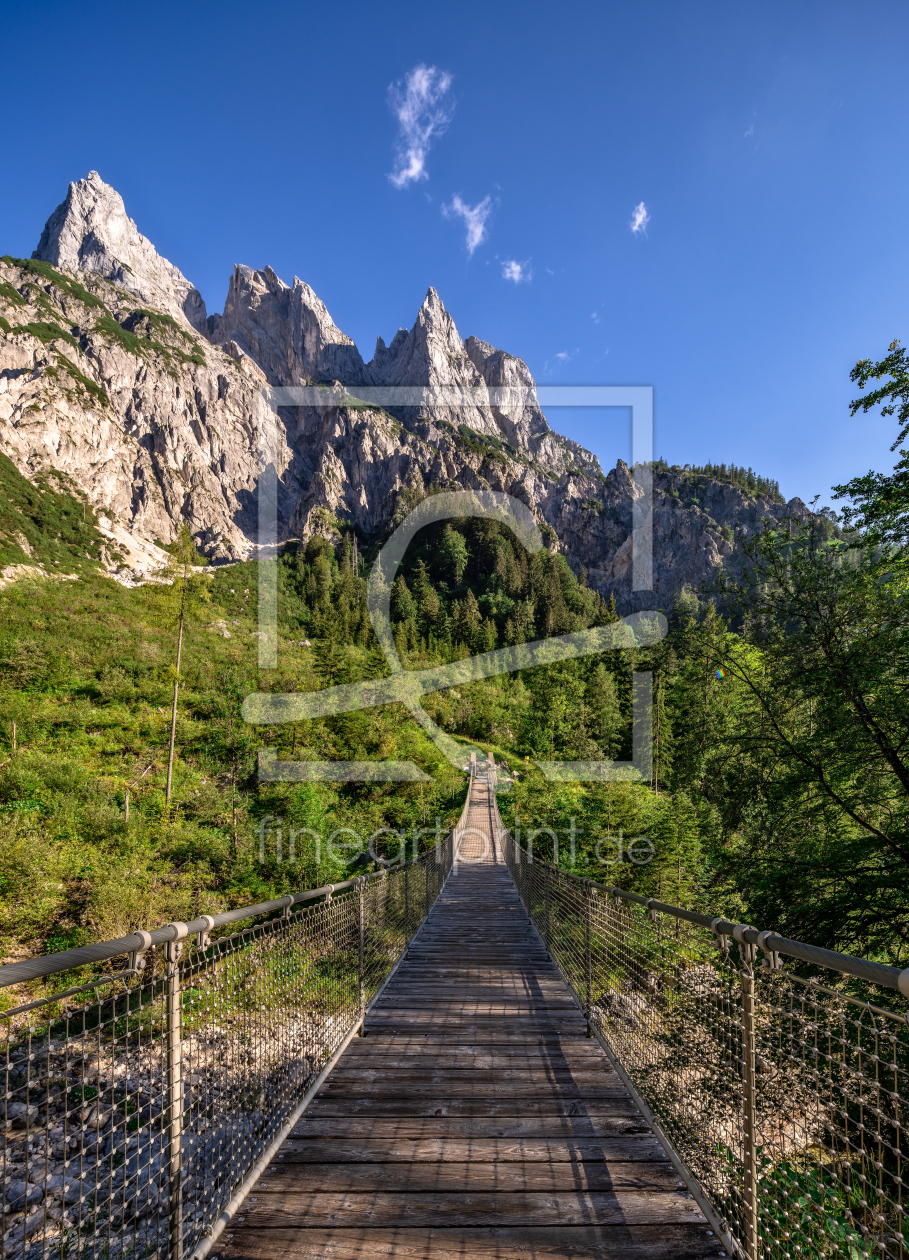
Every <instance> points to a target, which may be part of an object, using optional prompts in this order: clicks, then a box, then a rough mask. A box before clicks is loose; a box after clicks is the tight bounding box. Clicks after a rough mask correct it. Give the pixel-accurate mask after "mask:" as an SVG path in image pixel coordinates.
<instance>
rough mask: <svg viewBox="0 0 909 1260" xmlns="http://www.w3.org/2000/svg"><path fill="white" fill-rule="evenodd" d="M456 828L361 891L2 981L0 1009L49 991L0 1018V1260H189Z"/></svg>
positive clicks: (229, 919) (427, 884)
mask: <svg viewBox="0 0 909 1260" xmlns="http://www.w3.org/2000/svg"><path fill="white" fill-rule="evenodd" d="M465 813H466V806H465ZM463 818H464V815H463V814H462V819H461V821H459V823H458V826H457V828H456V829H455V832H454V833H452V835H449V836H448V837H447V839H445V840H443V841H441V842H440V843H438V844H437V845H436V846H435V847H434V848H433V849H431V850H430V851H428V852H426V853H423V854H421V855H420V856H419V857H416V858H415V859H413V860H412V861H409V862H406V863H404V864H401V865H397V866H394V867H390V868H387V869H384V870H381V871H378V872H376V873H375V874H371V875H365V876H360V877H358V878H356V879H350V880H346V881H345V882H344V883H340V884H334V885H331V884H327V885H325V886H324V887H321V888H315V889H311V890H309V891H308V892H303V893H298V894H296V895H288V896H287V897H283V898H280V899H279V900H277V901H270V902H265V903H262V904H259V905H255V906H246V907H243V908H241V909H237V910H233V911H230V912H229V913H226V914H219V915H214V916H202V917H201V918H199V919H195V920H193V921H192V922H191V923H188V924H185V923H171V924H168V925H167V926H166V927H162V928H159V929H157V930H155V931H152V932H141V931H140V932H134V933H132V934H131V935H130V936H127V937H124V938H122V939H120V940H117V941H107V942H102V943H100V944H96V945H90V946H86V947H85V948H82V949H76V950H69V951H67V952H66V953H62V954H56V955H51V956H49V957H43V958H32V959H28V960H27V961H24V962H21V963H13V964H10V965H8V966H5V967H0V1000H2V997H3V996H4V993H3V990H4V989H5V988H7V987H8V986H10V985H21V984H23V983H24V982H28V981H35V980H41V979H44V980H45V981H47V979H48V978H49V977H53V978H55V979H56V983H55V984H53V985H52V986H51V987H53V988H55V989H56V992H55V993H54V994H53V995H52V996H43V995H42V996H40V997H37V998H35V999H34V1000H32V1001H20V1002H19V1003H18V1005H16V1006H10V1005H9V1002H7V1008H8V1009H5V1010H3V1011H2V1012H0V1038H2V1041H0V1054H2V1056H3V1061H2V1067H3V1071H4V1076H5V1082H4V1095H5V1096H4V1099H3V1101H2V1104H0V1116H2V1117H3V1121H4V1126H3V1133H2V1136H0V1142H2V1150H0V1167H2V1178H0V1182H2V1196H3V1197H2V1204H3V1207H2V1212H3V1215H2V1233H0V1260H14V1258H15V1257H23V1258H24V1260H45V1258H49V1257H59V1258H60V1260H67V1258H69V1260H95V1258H98V1260H100V1258H101V1257H104V1260H112V1258H113V1257H117V1256H123V1257H128V1258H129V1260H154V1258H155V1257H164V1256H167V1257H169V1258H170V1260H181V1258H182V1257H189V1256H190V1255H192V1256H193V1257H194V1260H201V1257H203V1256H204V1255H205V1254H206V1253H207V1252H208V1250H209V1249H210V1248H211V1247H212V1245H213V1243H214V1240H215V1239H216V1238H217V1237H218V1235H219V1234H220V1233H221V1232H222V1231H223V1229H224V1228H225V1225H226V1222H227V1221H228V1219H229V1217H230V1215H231V1214H232V1212H233V1211H235V1210H236V1208H237V1206H238V1204H239V1203H240V1202H241V1201H242V1198H243V1197H244V1195H245V1193H246V1191H247V1190H248V1189H249V1187H250V1185H251V1184H252V1183H253V1181H254V1180H255V1179H256V1178H257V1177H258V1176H259V1175H260V1173H261V1171H262V1169H263V1168H264V1167H265V1166H266V1164H267V1163H268V1160H269V1159H270V1158H271V1157H272V1155H273V1153H274V1151H275V1150H276V1148H277V1146H278V1145H279V1144H280V1142H281V1141H283V1139H284V1137H285V1136H286V1134H287V1133H288V1132H289V1131H290V1129H291V1128H292V1126H293V1125H294V1124H295V1123H296V1121H297V1119H298V1118H299V1116H300V1114H301V1113H302V1111H303V1110H304V1108H305V1106H306V1105H307V1103H308V1101H309V1099H310V1098H311V1097H313V1096H314V1094H315V1092H316V1091H317V1090H318V1088H319V1087H320V1085H321V1082H322V1081H323V1079H324V1077H325V1076H326V1075H327V1072H328V1071H329V1070H330V1068H331V1066H332V1065H333V1063H334V1061H335V1060H336V1058H337V1057H338V1055H339V1054H340V1053H341V1052H342V1051H343V1049H344V1048H345V1046H346V1045H347V1043H348V1042H349V1041H350V1039H351V1038H352V1037H353V1036H355V1035H356V1033H357V1032H358V1030H359V1029H360V1028H361V1025H362V1022H363V1018H364V1014H365V1012H366V1010H367V1008H368V1006H369V1004H370V1002H371V1001H373V1000H374V999H375V997H376V995H377V994H378V993H379V991H380V990H381V989H382V988H383V986H384V984H385V983H386V982H387V981H388V979H389V977H390V975H391V973H392V972H393V971H394V969H395V967H396V965H397V964H398V962H399V961H400V959H401V958H402V956H403V955H404V953H405V951H406V949H407V946H408V944H409V943H410V942H411V941H412V939H413V937H414V936H415V934H416V933H417V932H418V930H419V928H420V926H421V924H422V922H423V920H424V919H425V917H426V915H427V914H428V913H429V910H430V909H431V907H432V905H433V903H434V902H435V899H436V898H437V896H438V895H439V893H440V891H441V889H442V886H443V884H444V883H445V880H446V879H447V877H448V874H449V872H450V871H451V868H452V861H453V855H454V851H455V845H456V842H457V838H458V835H459V832H460V830H461V829H462V828H463ZM219 931H220V932H221V933H222V934H220V935H217V933H218V932H219ZM213 934H215V935H213ZM47 987H48V985H47V984H45V991H46V989H47ZM20 994H21V990H20Z"/></svg>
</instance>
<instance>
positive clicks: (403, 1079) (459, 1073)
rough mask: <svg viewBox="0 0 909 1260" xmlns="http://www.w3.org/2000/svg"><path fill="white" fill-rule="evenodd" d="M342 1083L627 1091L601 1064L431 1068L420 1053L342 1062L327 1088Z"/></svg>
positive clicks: (442, 1065) (447, 1064) (441, 1065)
mask: <svg viewBox="0 0 909 1260" xmlns="http://www.w3.org/2000/svg"><path fill="white" fill-rule="evenodd" d="M341 1083H344V1084H346V1085H351V1086H357V1087H360V1086H365V1085H369V1086H371V1087H372V1088H375V1086H376V1085H378V1086H380V1087H390V1086H399V1085H403V1084H405V1083H407V1084H408V1085H409V1084H413V1085H420V1086H428V1085H434V1086H435V1087H436V1088H438V1087H439V1086H440V1085H447V1086H450V1087H451V1089H452V1090H454V1091H455V1092H456V1093H457V1092H459V1091H460V1090H461V1088H462V1086H477V1085H497V1086H500V1085H508V1086H509V1087H510V1086H512V1085H533V1086H536V1087H539V1086H540V1085H547V1084H552V1085H577V1086H578V1087H579V1088H586V1087H587V1086H588V1085H589V1086H590V1087H591V1088H593V1089H602V1088H609V1089H619V1090H620V1091H621V1093H622V1096H623V1097H624V1096H627V1094H628V1091H627V1089H625V1087H624V1085H622V1084H621V1082H620V1081H619V1078H618V1076H617V1075H616V1073H615V1072H610V1071H608V1069H606V1068H600V1067H599V1066H597V1067H588V1068H585V1067H574V1068H572V1067H570V1066H569V1065H568V1064H567V1063H561V1064H560V1063H553V1064H551V1065H549V1066H546V1065H543V1066H540V1065H539V1063H538V1061H536V1060H534V1061H533V1065H532V1066H531V1065H530V1064H527V1063H519V1064H517V1065H515V1063H514V1060H512V1061H511V1063H510V1064H507V1065H504V1064H495V1063H490V1064H488V1066H484V1065H483V1064H482V1063H478V1064H477V1066H476V1067H475V1068H471V1067H470V1066H469V1065H468V1063H467V1062H466V1061H462V1062H461V1066H458V1065H457V1061H456V1062H454V1063H452V1062H450V1061H448V1060H445V1061H444V1062H439V1063H433V1065H432V1067H429V1066H428V1065H427V1064H426V1062H425V1059H424V1058H423V1057H422V1056H421V1055H407V1056H404V1057H400V1058H398V1057H394V1058H391V1059H390V1060H389V1062H388V1064H387V1065H386V1064H384V1063H383V1064H380V1065H379V1066H378V1067H376V1066H373V1067H354V1066H353V1065H351V1064H347V1065H345V1064H341V1065H340V1066H339V1067H338V1069H337V1070H336V1071H334V1072H333V1073H332V1074H331V1077H330V1079H329V1081H328V1082H327V1088H328V1089H332V1088H334V1087H335V1086H336V1085H339V1084H341Z"/></svg>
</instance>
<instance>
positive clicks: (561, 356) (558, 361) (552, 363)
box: [543, 346, 581, 376]
mask: <svg viewBox="0 0 909 1260" xmlns="http://www.w3.org/2000/svg"><path fill="white" fill-rule="evenodd" d="M580 352H581V351H580V347H579V346H576V347H575V349H574V350H559V351H558V352H557V353H556V354H554V355H553V356H552V358H551V359H547V360H546V362H545V363H544V364H543V374H544V376H552V373H553V370H554V369H555V368H560V367H564V366H565V364H566V363H570V362H571V360H572V359H573V358H574V356H575V355H576V354H580Z"/></svg>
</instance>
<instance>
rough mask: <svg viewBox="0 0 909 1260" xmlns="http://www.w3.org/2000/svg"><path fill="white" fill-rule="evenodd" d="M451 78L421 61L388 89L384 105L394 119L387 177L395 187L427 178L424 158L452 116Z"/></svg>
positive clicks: (444, 72)
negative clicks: (394, 140) (395, 126)
mask: <svg viewBox="0 0 909 1260" xmlns="http://www.w3.org/2000/svg"><path fill="white" fill-rule="evenodd" d="M451 83H452V79H451V75H450V74H448V73H447V72H446V71H444V70H439V69H438V67H436V66H424V65H423V64H422V62H421V63H420V65H418V66H414V68H413V69H412V70H410V71H408V73H407V74H406V75H405V76H404V78H403V79H399V80H398V82H397V83H392V84H391V86H390V87H389V89H388V104H389V106H390V108H391V112H392V113H393V114H394V116H395V118H397V120H398V127H399V129H400V130H399V132H398V139H397V143H396V146H395V166H394V170H393V171H392V172H391V174H390V175H389V176H388V178H389V179H390V180H391V182H392V183H393V184H394V186H395V188H406V187H407V186H408V184H414V183H416V182H417V180H420V179H429V174H428V172H427V170H426V155H427V154H428V153H429V149H430V146H431V145H432V143H433V141H434V140H435V139H436V138H437V137H438V136H440V135H441V134H442V132H443V131H444V130H445V128H446V127H447V126H448V124H449V122H450V120H451V115H452V114H453V113H454V101H452V100H451V99H450V98H449V92H450V91H451Z"/></svg>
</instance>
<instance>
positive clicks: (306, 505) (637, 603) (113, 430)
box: [0, 172, 807, 611]
mask: <svg viewBox="0 0 909 1260" xmlns="http://www.w3.org/2000/svg"><path fill="white" fill-rule="evenodd" d="M326 382H340V383H342V384H343V385H344V386H346V387H347V390H348V391H349V394H350V395H353V398H348V401H347V402H346V403H342V402H339V401H337V400H336V399H335V398H334V396H333V395H332V394H331V393H329V394H326V398H327V400H328V405H325V406H320V407H306V408H304V407H295V408H288V409H282V410H281V412H280V413H279V419H278V433H277V445H276V450H275V452H274V458H275V463H276V466H277V471H278V475H279V480H280V492H279V505H278V506H279V528H280V530H281V532H282V535H283V536H285V537H305V536H307V535H308V534H310V533H313V532H320V533H328V534H331V533H332V532H333V531H336V530H337V529H338V528H339V527H343V525H344V524H345V523H346V524H347V525H349V526H350V527H353V528H354V529H356V530H357V531H358V532H359V533H360V534H361V535H362V536H363V537H364V538H367V537H368V538H373V539H377V538H380V537H381V536H382V535H383V534H384V533H385V532H386V531H387V530H388V529H389V528H390V527H391V525H392V524H393V522H394V521H395V520H396V519H399V518H400V517H401V515H402V514H403V513H404V512H405V511H406V510H407V507H408V506H409V505H410V504H412V503H414V502H416V501H417V500H418V499H419V498H420V497H421V496H422V495H423V494H425V493H426V492H427V491H428V490H429V489H431V488H432V487H445V488H458V487H464V488H483V487H490V488H493V489H496V490H503V491H506V492H507V493H509V494H511V495H514V496H515V497H516V498H518V499H520V500H521V501H523V502H524V503H526V504H528V505H529V506H530V508H531V509H532V511H533V512H534V513H535V515H536V516H537V518H538V520H539V521H540V523H541V525H542V526H544V533H546V534H547V536H548V539H549V545H550V546H552V547H554V548H559V549H560V550H562V551H563V552H564V553H565V554H566V556H567V557H568V559H569V561H570V563H571V564H572V565H573V566H574V567H575V568H576V569H580V568H581V567H582V566H583V567H584V568H586V570H587V574H588V581H589V582H590V583H591V584H592V585H595V586H597V587H599V588H600V589H601V590H602V591H603V592H604V593H605V594H609V593H610V592H614V593H615V595H616V598H617V600H618V603H619V606H620V607H621V608H622V609H623V611H629V610H631V609H634V608H638V607H652V606H654V605H658V606H667V605H668V604H670V603H671V602H672V600H673V599H674V598H675V596H676V594H678V592H679V591H680V589H681V588H682V587H683V586H684V585H686V584H688V585H690V586H694V587H697V586H698V585H699V584H700V582H701V581H702V580H703V579H704V578H706V577H709V576H710V574H711V573H712V572H713V571H714V570H715V568H716V567H717V566H719V565H721V564H723V563H724V562H725V561H726V560H727V559H728V558H729V556H730V555H731V554H732V551H733V546H734V542H735V538H736V536H739V537H741V536H742V535H743V534H749V533H750V532H752V531H753V530H754V529H755V528H757V527H758V526H759V525H760V523H761V521H762V520H764V519H765V518H767V517H777V518H778V517H782V516H783V515H785V514H787V513H795V514H796V515H804V514H805V513H806V511H807V510H806V509H805V507H804V505H803V504H802V503H801V502H800V501H799V500H793V501H792V502H791V503H790V504H788V505H786V504H783V503H781V502H777V501H772V500H771V499H769V498H766V497H763V498H762V497H760V496H758V495H755V494H750V493H749V492H748V491H746V490H743V489H741V488H739V487H737V486H734V485H730V484H722V483H720V482H718V481H715V480H711V479H709V478H708V479H707V481H706V483H705V484H704V485H700V486H698V487H697V493H695V492H694V491H693V490H692V486H691V484H690V478H689V477H687V476H686V474H685V473H684V472H683V470H679V469H674V470H670V469H663V470H662V471H661V470H660V469H657V471H656V473H655V477H654V487H655V488H654V513H653V522H654V591H653V593H652V594H649V593H648V594H645V595H637V594H634V593H633V592H632V591H631V589H630V587H631V581H630V572H631V539H630V532H631V510H632V503H633V501H634V497H635V494H636V493H637V489H636V487H635V485H634V482H633V480H632V477H631V474H630V472H629V470H628V468H627V467H626V465H625V464H624V463H623V462H622V461H621V460H619V461H618V463H617V465H616V467H615V469H613V470H612V471H611V472H610V473H609V474H608V475H606V476H604V475H603V472H602V470H601V469H600V466H599V463H598V462H597V460H596V458H595V457H594V456H593V455H592V454H591V453H590V452H589V451H586V450H584V449H583V447H580V446H579V445H577V444H576V443H574V442H571V441H570V440H569V439H567V438H564V437H561V436H560V435H558V434H556V433H553V431H552V430H551V429H550V428H549V425H548V424H547V422H546V419H545V416H544V415H543V412H542V410H541V409H540V406H539V403H538V402H537V398H536V390H535V385H534V381H533V378H532V376H531V374H530V372H529V370H528V368H527V365H526V364H525V363H524V362H523V361H522V360H521V359H518V358H516V357H515V356H513V355H511V354H508V353H506V352H505V351H502V350H497V349H495V347H493V346H491V345H489V344H488V343H487V342H485V341H481V340H480V339H479V338H477V337H469V338H468V339H467V341H466V342H464V341H462V339H461V337H460V334H459V333H458V330H457V328H456V327H455V323H454V320H453V319H452V317H451V315H450V314H449V312H448V311H446V310H445V307H444V305H443V304H442V301H441V299H440V298H439V296H438V294H437V293H436V292H435V290H434V289H430V290H429V291H428V293H427V295H426V298H425V300H424V301H423V304H422V306H421V307H420V310H419V312H418V313H417V317H416V320H415V322H414V325H413V327H412V328H411V329H409V330H408V329H399V330H398V332H397V334H396V335H395V336H394V338H393V339H392V341H391V343H390V344H389V345H387V346H386V345H385V343H384V342H383V340H382V339H381V338H379V339H378V341H377V344H376V350H375V354H374V355H373V358H372V359H371V360H370V361H369V362H368V363H366V362H364V360H363V358H362V356H361V355H360V353H359V351H358V350H357V347H356V346H355V345H354V343H353V341H352V340H351V339H350V337H348V336H346V335H345V334H344V333H343V332H341V330H340V329H339V328H337V326H336V325H335V323H334V321H333V320H332V319H331V316H330V315H329V313H328V310H327V309H326V307H325V305H324V303H323V302H321V301H320V299H319V298H318V297H317V295H316V294H315V293H314V292H313V290H312V289H311V288H310V287H309V285H307V284H305V283H304V282H303V281H302V280H299V279H297V278H295V279H294V282H293V285H290V286H289V285H287V284H285V283H284V282H283V281H281V280H280V279H279V277H278V276H277V275H276V274H275V273H274V271H272V270H271V268H268V267H266V268H265V269H264V270H261V271H257V270H254V269H252V268H250V267H245V266H237V267H236V268H235V269H234V272H233V275H232V277H231V279H230V286H229V289H228V295H227V300H226V303H225V308H224V313H223V315H213V316H210V317H206V314H205V306H204V303H203V302H202V299H201V296H200V295H199V294H198V292H197V290H196V289H195V288H194V287H193V286H192V285H191V284H190V282H189V281H188V280H186V278H185V277H184V276H183V275H182V274H181V273H180V272H179V271H178V270H177V268H176V267H173V266H172V264H170V263H169V262H167V261H166V260H165V259H162V258H160V257H159V255H158V254H157V253H156V251H155V249H154V247H153V246H152V245H151V243H150V242H149V241H148V240H146V238H145V237H143V236H142V235H141V234H140V233H139V231H138V229H137V228H136V225H135V224H134V223H133V222H132V220H130V219H129V218H128V217H127V215H126V211H125V208H124V206H123V201H122V199H121V198H120V197H119V195H118V194H117V193H116V192H115V190H114V189H112V188H110V187H109V186H108V185H106V184H104V182H103V181H102V180H101V179H100V177H99V176H98V175H97V174H96V173H94V172H92V173H91V174H90V175H89V176H88V178H87V179H85V180H80V181H79V182H78V183H76V184H71V185H70V189H69V193H68V195H67V198H66V200H65V201H64V202H63V203H62V205H61V206H59V207H58V209H57V210H56V211H55V212H54V214H53V215H52V216H51V218H50V219H49V220H48V224H47V226H46V227H45V230H44V233H43V234H42V236H41V240H40V242H39V246H38V249H37V250H36V251H35V255H34V257H33V259H31V260H21V259H19V260H17V259H11V258H9V257H6V258H4V259H2V260H0V448H2V449H3V450H4V451H5V452H6V453H7V454H8V455H9V456H10V458H11V459H12V460H13V461H14V462H15V464H16V465H17V467H18V468H19V469H20V471H22V472H24V473H25V474H26V475H30V474H31V475H34V474H35V473H36V472H38V471H39V470H47V469H58V470H59V471H61V472H64V473H66V474H67V475H68V476H69V477H70V478H72V480H73V481H74V482H75V483H76V484H77V485H78V486H79V487H81V489H82V490H83V492H84V493H85V494H86V496H87V497H88V499H89V500H90V502H91V503H92V504H93V506H94V507H95V508H96V509H97V510H98V511H99V512H100V513H101V514H102V516H103V525H104V528H105V529H106V530H107V532H108V536H109V537H110V539H111V547H110V553H109V558H108V560H109V567H110V568H111V570H112V571H118V572H119V575H120V576H121V577H122V578H123V579H124V580H128V579H130V578H134V577H136V576H141V575H142V574H143V573H146V572H148V570H149V568H150V567H152V566H153V565H154V563H155V562H156V555H157V552H156V548H155V547H154V540H155V539H158V540H161V541H165V542H166V541H169V540H170V539H171V538H173V536H174V535H175V533H176V530H177V527H178V525H179V522H180V521H181V520H186V521H187V522H188V523H189V524H190V527H191V529H192V531H193V534H194V536H195V538H196V539H197V542H198V544H199V546H200V547H201V548H202V549H203V550H204V551H205V552H206V553H207V554H209V555H210V556H211V557H212V558H213V559H216V560H219V559H221V560H226V559H230V558H235V557H246V556H249V555H252V554H254V553H255V547H256V537H257V507H256V487H257V478H258V470H259V459H260V453H259V444H258V426H259V423H260V421H261V419H262V416H263V414H264V411H263V409H264V408H265V407H266V402H265V396H264V389H263V387H264V386H265V385H267V384H268V385H302V384H308V383H317V384H324V383H326ZM389 385H393V386H420V387H436V388H438V389H441V390H444V391H445V395H446V397H445V401H444V404H442V403H440V404H436V403H433V404H432V405H429V406H421V407H410V408H400V409H399V408H389V409H388V410H385V409H383V408H380V407H379V406H377V405H369V403H368V402H367V403H364V402H360V401H357V400H356V393H357V389H358V388H359V390H360V392H361V393H363V394H364V395H368V392H369V389H370V388H375V387H381V386H389ZM490 390H494V391H495V394H494V395H491V394H490V392H489V391H490ZM509 391H510V392H509ZM343 396H344V391H338V398H343ZM453 399H454V400H456V401H452V400H453ZM512 399H513V401H512Z"/></svg>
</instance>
